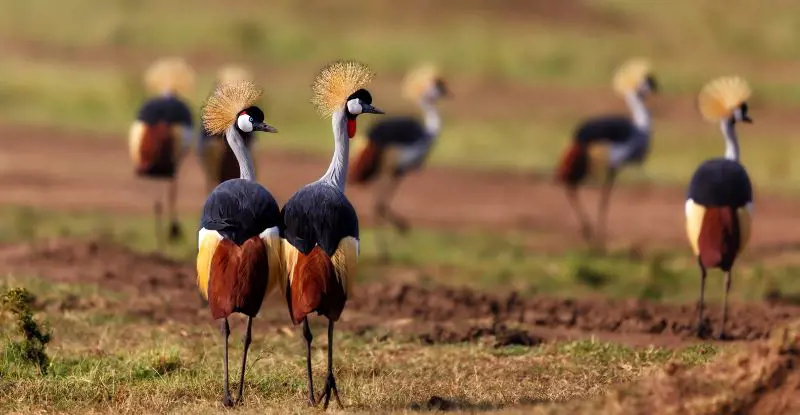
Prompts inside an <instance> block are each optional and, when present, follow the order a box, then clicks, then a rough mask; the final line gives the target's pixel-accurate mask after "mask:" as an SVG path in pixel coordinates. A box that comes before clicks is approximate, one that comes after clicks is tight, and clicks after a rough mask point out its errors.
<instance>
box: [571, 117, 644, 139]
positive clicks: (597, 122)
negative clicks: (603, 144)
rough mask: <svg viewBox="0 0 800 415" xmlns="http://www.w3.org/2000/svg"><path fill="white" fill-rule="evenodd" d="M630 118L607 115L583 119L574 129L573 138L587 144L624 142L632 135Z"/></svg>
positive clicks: (632, 128)
mask: <svg viewBox="0 0 800 415" xmlns="http://www.w3.org/2000/svg"><path fill="white" fill-rule="evenodd" d="M634 130H635V127H634V126H633V123H631V120H630V119H628V118H626V117H622V116H607V117H600V118H592V119H589V120H586V121H584V122H583V123H582V124H581V125H579V126H578V129H577V130H576V131H575V140H577V141H578V142H579V143H583V144H588V143H592V142H597V141H610V142H612V143H624V142H625V141H628V139H629V138H630V137H631V136H632V135H633V133H634Z"/></svg>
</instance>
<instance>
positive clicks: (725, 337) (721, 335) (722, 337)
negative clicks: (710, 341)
mask: <svg viewBox="0 0 800 415" xmlns="http://www.w3.org/2000/svg"><path fill="white" fill-rule="evenodd" d="M717 340H720V341H731V340H733V337H732V336H731V335H729V334H728V333H725V331H724V330H723V331H722V332H721V333H719V337H717Z"/></svg>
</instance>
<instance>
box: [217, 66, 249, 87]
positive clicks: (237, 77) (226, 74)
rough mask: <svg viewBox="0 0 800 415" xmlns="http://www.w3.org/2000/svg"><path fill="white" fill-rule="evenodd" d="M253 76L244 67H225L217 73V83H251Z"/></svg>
mask: <svg viewBox="0 0 800 415" xmlns="http://www.w3.org/2000/svg"><path fill="white" fill-rule="evenodd" d="M252 80H253V74H252V73H251V72H250V71H249V70H248V69H247V68H245V67H242V66H238V65H227V66H225V67H223V68H222V69H220V70H219V72H218V73H217V82H219V83H226V82H234V81H252Z"/></svg>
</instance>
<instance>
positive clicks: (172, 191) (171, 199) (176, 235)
mask: <svg viewBox="0 0 800 415" xmlns="http://www.w3.org/2000/svg"><path fill="white" fill-rule="evenodd" d="M177 199H178V179H177V177H173V178H172V179H171V180H170V182H169V185H168V187H167V209H168V210H169V217H170V221H171V223H170V228H169V240H170V242H175V241H178V240H180V239H181V238H182V237H183V232H182V230H181V225H180V223H179V222H178V214H177V211H176V207H175V205H176V203H177Z"/></svg>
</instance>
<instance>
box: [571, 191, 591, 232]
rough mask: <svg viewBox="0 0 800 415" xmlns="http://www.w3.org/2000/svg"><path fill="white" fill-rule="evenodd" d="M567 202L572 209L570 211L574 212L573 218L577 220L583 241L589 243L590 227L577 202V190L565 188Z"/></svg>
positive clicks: (584, 213) (578, 201)
mask: <svg viewBox="0 0 800 415" xmlns="http://www.w3.org/2000/svg"><path fill="white" fill-rule="evenodd" d="M567 200H568V201H569V205H570V206H571V207H572V211H573V212H575V216H576V217H577V218H578V223H579V224H580V227H581V235H582V236H583V240H584V241H586V242H591V240H592V225H591V224H589V217H588V215H587V214H586V211H584V210H583V206H581V202H580V200H578V189H577V188H576V187H574V186H568V187H567Z"/></svg>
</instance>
